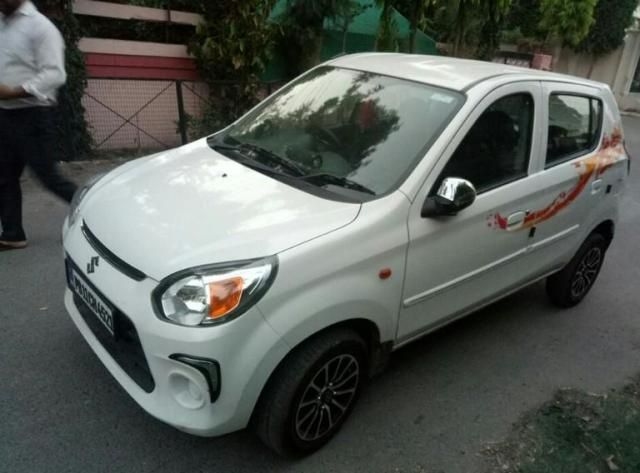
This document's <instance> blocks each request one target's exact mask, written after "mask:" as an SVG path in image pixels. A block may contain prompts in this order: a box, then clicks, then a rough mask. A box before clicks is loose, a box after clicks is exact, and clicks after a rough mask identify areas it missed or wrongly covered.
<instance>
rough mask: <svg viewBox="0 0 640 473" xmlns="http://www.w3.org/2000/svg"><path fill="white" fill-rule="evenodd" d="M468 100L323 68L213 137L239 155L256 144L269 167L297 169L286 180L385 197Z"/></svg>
mask: <svg viewBox="0 0 640 473" xmlns="http://www.w3.org/2000/svg"><path fill="white" fill-rule="evenodd" d="M463 102H464V96H463V95H462V94H460V93H457V92H453V91H450V90H447V89H443V88H440V87H435V86H430V85H426V84H422V83H416V82H411V81H407V80H402V79H398V78H394V77H388V76H382V75H378V74H373V73H369V72H363V71H354V70H350V69H341V68H334V67H320V68H317V69H314V70H312V71H310V72H309V73H307V74H306V75H304V76H303V77H301V78H300V79H298V80H297V81H295V82H294V83H292V84H291V85H289V86H288V87H286V88H283V89H281V90H280V91H278V92H277V93H276V94H275V95H274V96H272V97H270V98H268V99H267V100H266V101H265V102H264V103H263V104H262V105H261V106H259V107H258V108H257V109H255V110H253V111H252V112H250V113H249V114H247V115H245V116H244V117H243V118H241V119H240V120H239V121H238V122H236V123H235V124H234V125H232V126H231V127H229V128H227V130H225V131H224V132H223V133H222V134H221V135H216V136H215V140H214V141H212V142H211V141H210V142H211V145H212V147H214V148H216V149H217V150H219V151H220V152H223V153H225V154H226V155H227V156H229V157H231V158H233V157H234V152H233V150H234V149H235V150H236V151H237V150H242V149H243V148H244V149H250V150H252V153H251V157H252V158H256V157H258V158H259V155H260V151H261V152H262V155H263V156H262V157H263V158H264V159H263V163H262V164H266V165H269V166H273V167H275V168H276V170H281V171H286V172H287V173H289V174H290V175H289V176H287V178H286V179H283V182H287V183H292V184H293V185H295V184H296V182H304V183H305V184H306V187H308V185H309V184H313V185H316V186H318V187H323V188H325V189H330V190H332V191H335V190H337V191H339V192H342V193H344V194H346V193H350V194H351V196H353V195H355V194H357V193H359V192H360V193H368V194H369V195H370V196H371V195H382V194H385V193H388V192H390V191H391V190H393V189H395V188H397V186H399V185H400V183H401V181H402V180H403V179H404V178H405V177H406V176H407V175H408V174H409V173H410V172H411V170H412V169H413V167H414V166H415V165H416V163H417V162H418V161H419V159H420V158H421V157H423V156H424V154H425V153H426V151H427V149H428V147H429V146H430V144H431V143H432V142H433V141H434V140H435V139H436V137H437V136H438V135H439V133H440V132H441V130H442V129H443V128H444V127H445V126H446V125H447V123H448V122H449V121H450V120H451V118H452V116H453V115H454V114H455V113H456V112H457V110H458V109H459V108H460V106H461V105H462V103H463ZM216 143H217V147H216ZM229 150H232V151H231V152H229ZM225 151H226V152H225ZM238 159H240V157H238ZM278 163H279V164H278ZM276 177H278V176H276ZM280 177H282V176H280ZM301 188H302V187H301ZM339 188H342V189H339ZM354 193H355V194H354ZM357 197H358V196H357V195H356V200H358V199H357ZM368 198H371V197H368Z"/></svg>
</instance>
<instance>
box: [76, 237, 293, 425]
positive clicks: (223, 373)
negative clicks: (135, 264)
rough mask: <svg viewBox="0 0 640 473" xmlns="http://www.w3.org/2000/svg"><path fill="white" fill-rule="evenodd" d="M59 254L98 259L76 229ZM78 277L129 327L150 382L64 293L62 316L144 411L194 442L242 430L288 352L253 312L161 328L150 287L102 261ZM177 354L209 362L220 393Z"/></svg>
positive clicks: (152, 285)
mask: <svg viewBox="0 0 640 473" xmlns="http://www.w3.org/2000/svg"><path fill="white" fill-rule="evenodd" d="M78 226H79V225H76V226H75V227H78ZM64 247H65V251H66V254H67V255H68V257H69V258H71V259H72V260H73V261H74V262H76V263H81V262H85V261H90V260H91V258H92V257H95V256H96V252H95V250H93V248H92V247H91V245H90V244H89V243H88V242H87V240H86V239H85V238H84V236H83V235H82V232H81V231H80V230H79V228H71V229H66V231H65V238H64ZM81 271H82V270H81ZM82 276H83V277H84V278H85V279H86V281H88V282H89V283H90V284H91V285H93V286H94V287H95V288H96V289H98V290H99V291H100V293H101V295H102V296H104V298H106V299H107V300H108V301H109V302H110V303H112V304H113V305H114V306H115V307H116V308H117V310H118V311H120V312H121V313H122V314H124V315H126V317H127V318H128V319H129V320H130V321H131V323H132V325H133V326H134V327H135V333H136V334H137V337H138V338H139V346H140V347H141V351H142V356H143V358H144V361H146V364H147V365H148V371H149V374H150V376H151V378H152V379H151V381H152V383H151V384H149V383H147V384H144V383H141V382H140V379H137V376H136V375H135V374H133V375H132V371H131V370H130V369H129V368H130V367H127V366H126V364H124V363H123V361H122V360H121V359H119V358H118V356H117V355H115V356H114V352H113V349H111V350H110V349H108V348H109V347H108V342H105V340H104V339H103V337H104V335H102V336H101V335H100V333H99V329H100V326H99V324H98V326H97V328H96V327H90V324H91V323H92V321H91V319H88V316H89V315H91V314H87V313H86V311H84V312H85V313H84V316H83V314H82V313H81V310H80V309H82V307H81V304H79V301H78V300H77V298H76V300H75V301H74V295H73V293H72V291H71V290H69V289H67V290H66V293H65V306H66V309H67V311H68V312H69V315H70V316H71V319H72V320H73V322H74V323H75V325H76V326H77V327H78V330H79V331H80V333H81V334H82V336H83V337H84V338H85V340H86V341H87V342H88V343H89V345H90V346H91V348H92V349H93V351H94V352H95V353H96V355H97V356H98V358H99V359H100V360H101V361H102V363H103V364H104V365H105V366H106V368H107V369H108V370H109V372H110V373H111V374H112V375H113V377H114V378H115V379H116V380H117V381H118V382H119V383H120V385H121V386H122V387H123V388H124V389H125V390H126V391H127V392H128V393H129V395H130V396H131V397H132V398H133V399H134V400H135V401H136V402H137V403H138V404H140V406H141V407H142V408H144V409H145V410H146V411H147V412H148V413H149V414H151V415H152V416H154V417H156V418H158V419H160V420H161V421H163V422H166V423H168V424H170V425H172V426H174V427H176V428H178V429H180V430H182V431H185V432H188V433H191V434H194V435H201V436H216V435H222V434H225V433H229V432H232V431H235V430H239V429H242V428H244V427H245V426H246V425H247V423H248V421H249V419H250V417H251V413H252V412H253V408H254V406H255V403H256V401H257V399H258V397H259V395H260V392H261V390H262V388H263V386H264V384H265V383H266V381H267V379H268V377H269V375H270V374H271V372H272V371H273V370H274V369H275V367H276V366H277V364H278V363H279V362H280V361H281V360H282V358H284V356H285V355H286V354H287V353H288V351H289V348H288V346H287V345H286V344H285V343H284V342H283V341H282V339H281V338H280V337H279V336H278V335H277V334H276V333H275V331H274V330H273V329H272V328H271V327H270V326H269V325H268V323H267V322H266V321H265V320H264V317H263V316H262V314H261V313H260V312H259V311H258V309H257V308H252V309H250V310H249V311H247V312H246V313H245V314H243V315H242V316H241V317H238V318H237V319H235V320H233V321H231V322H229V323H228V324H224V325H220V326H216V327H206V328H198V327H180V326H176V325H173V324H169V323H166V322H164V321H161V320H160V319H158V318H157V317H156V315H155V314H154V313H153V310H152V307H151V292H152V290H153V289H154V288H155V287H156V286H157V282H156V281H153V280H151V279H149V278H147V279H144V280H143V281H134V280H133V279H131V278H129V277H127V276H125V275H124V274H122V273H121V272H119V271H118V270H117V269H116V268H114V267H112V266H110V265H109V264H108V263H107V262H106V261H101V262H100V265H99V267H98V268H97V269H96V270H95V272H94V273H92V274H91V275H88V274H86V272H85V271H82ZM79 307H80V309H79ZM88 322H89V323H88ZM109 336H110V334H109ZM101 339H102V340H101ZM175 355H188V356H191V357H196V358H203V359H208V360H213V361H215V362H216V363H217V364H218V367H219V370H218V373H219V378H220V379H219V380H218V382H219V387H220V389H219V393H212V392H211V383H210V380H207V378H206V377H205V376H204V375H203V373H202V371H201V370H198V369H196V368H195V367H193V366H189V365H188V364H186V363H184V362H181V361H179V360H177V359H172V358H175ZM134 379H135V381H134ZM212 399H214V400H215V402H212Z"/></svg>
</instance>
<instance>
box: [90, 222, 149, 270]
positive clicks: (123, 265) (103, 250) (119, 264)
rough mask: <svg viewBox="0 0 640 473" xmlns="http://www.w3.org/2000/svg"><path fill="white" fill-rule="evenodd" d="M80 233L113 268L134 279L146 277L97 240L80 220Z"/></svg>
mask: <svg viewBox="0 0 640 473" xmlns="http://www.w3.org/2000/svg"><path fill="white" fill-rule="evenodd" d="M81 228H82V233H83V234H84V237H85V238H86V239H87V241H88V242H89V244H90V245H91V246H92V247H93V249H94V250H96V251H97V252H98V254H99V255H100V256H102V257H103V258H104V259H105V260H106V261H108V262H109V263H110V264H111V265H112V266H113V267H114V268H116V269H117V270H118V271H120V272H121V273H122V274H124V275H125V276H129V277H130V278H131V279H133V280H135V281H142V280H143V279H145V278H146V277H147V275H146V274H144V273H143V272H142V271H140V270H139V269H137V268H134V267H133V266H131V265H130V264H129V263H127V262H126V261H123V260H121V259H120V258H118V256H117V255H115V254H114V253H113V252H112V251H111V250H109V248H107V247H106V246H104V244H103V243H102V242H101V241H100V240H98V238H97V237H96V236H95V235H94V234H93V232H92V231H91V230H89V227H87V224H86V223H85V222H84V221H83V222H82V227H81Z"/></svg>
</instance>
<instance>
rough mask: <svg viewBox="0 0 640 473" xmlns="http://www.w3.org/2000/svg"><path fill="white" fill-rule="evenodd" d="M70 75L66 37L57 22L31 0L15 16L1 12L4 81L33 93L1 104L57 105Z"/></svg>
mask: <svg viewBox="0 0 640 473" xmlns="http://www.w3.org/2000/svg"><path fill="white" fill-rule="evenodd" d="M66 79H67V74H66V72H65V70H64V40H63V39H62V35H61V34H60V32H59V31H58V29H57V28H56V27H55V26H54V25H53V23H51V21H49V19H48V18H47V17H45V16H44V15H43V14H41V13H40V12H39V11H38V10H37V9H36V7H35V6H34V5H33V3H31V2H30V1H26V2H25V3H23V4H22V6H21V7H20V8H19V9H18V10H16V11H15V12H14V13H13V14H12V15H11V16H8V17H5V16H4V15H2V14H1V13H0V84H3V85H7V86H9V87H22V88H23V89H24V90H25V91H26V92H27V93H28V94H30V97H26V98H21V99H12V100H0V108H3V109H16V108H27V107H42V106H44V107H47V106H52V105H55V104H56V97H57V92H58V89H59V88H60V87H61V86H62V85H63V84H64V83H65V81H66Z"/></svg>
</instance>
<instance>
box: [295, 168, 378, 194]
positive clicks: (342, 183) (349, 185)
mask: <svg viewBox="0 0 640 473" xmlns="http://www.w3.org/2000/svg"><path fill="white" fill-rule="evenodd" d="M300 179H301V180H303V181H310V182H311V183H313V182H314V181H315V182H316V183H318V184H333V185H336V186H339V187H344V188H346V189H351V190H354V191H358V192H364V193H365V194H371V195H377V194H376V193H375V191H373V190H371V189H369V188H368V187H365V186H363V185H362V184H358V183H357V182H354V181H352V180H350V179H347V178H346V177H340V176H334V175H333V174H326V173H319V174H308V175H306V176H302V177H300Z"/></svg>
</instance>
